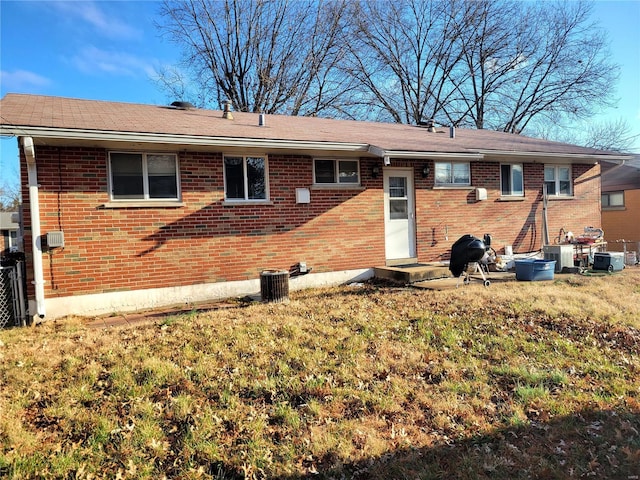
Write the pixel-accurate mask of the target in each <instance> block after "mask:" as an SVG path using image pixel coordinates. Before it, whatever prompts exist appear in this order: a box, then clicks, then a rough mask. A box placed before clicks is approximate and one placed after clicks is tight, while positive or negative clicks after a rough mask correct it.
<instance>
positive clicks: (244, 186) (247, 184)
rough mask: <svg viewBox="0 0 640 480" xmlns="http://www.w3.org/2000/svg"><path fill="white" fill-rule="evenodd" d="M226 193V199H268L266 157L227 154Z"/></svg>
mask: <svg viewBox="0 0 640 480" xmlns="http://www.w3.org/2000/svg"><path fill="white" fill-rule="evenodd" d="M224 194H225V199H226V200H238V201H241V200H246V201H251V200H267V160H266V158H265V157H254V156H235V155H234V156H231V155H229V156H225V157H224Z"/></svg>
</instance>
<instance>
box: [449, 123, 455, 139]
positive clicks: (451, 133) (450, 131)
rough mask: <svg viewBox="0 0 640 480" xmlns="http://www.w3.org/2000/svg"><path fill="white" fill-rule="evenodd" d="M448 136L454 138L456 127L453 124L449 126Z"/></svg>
mask: <svg viewBox="0 0 640 480" xmlns="http://www.w3.org/2000/svg"><path fill="white" fill-rule="evenodd" d="M449 138H456V127H454V126H453V125H451V126H450V127H449Z"/></svg>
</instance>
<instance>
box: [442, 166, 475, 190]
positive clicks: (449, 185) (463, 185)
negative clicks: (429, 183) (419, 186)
mask: <svg viewBox="0 0 640 480" xmlns="http://www.w3.org/2000/svg"><path fill="white" fill-rule="evenodd" d="M439 163H440V164H441V163H448V164H449V165H451V172H453V166H454V165H456V164H457V165H459V164H463V165H466V166H467V167H468V168H469V182H468V183H467V182H465V183H439V182H438V181H437V179H436V178H435V170H436V166H437V165H438V164H439ZM433 169H434V180H433V186H434V188H437V187H440V188H468V187H470V186H471V185H472V180H471V162H455V161H436V162H434V164H433Z"/></svg>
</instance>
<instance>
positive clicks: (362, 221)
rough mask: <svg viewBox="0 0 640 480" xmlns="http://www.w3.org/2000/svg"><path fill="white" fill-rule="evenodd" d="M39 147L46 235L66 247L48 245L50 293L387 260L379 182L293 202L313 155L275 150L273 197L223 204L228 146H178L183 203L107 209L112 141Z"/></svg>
mask: <svg viewBox="0 0 640 480" xmlns="http://www.w3.org/2000/svg"><path fill="white" fill-rule="evenodd" d="M36 155H37V157H36V158H37V165H38V182H39V184H40V192H39V193H40V211H41V215H40V216H41V230H42V233H43V234H46V232H48V231H54V230H63V231H64V235H65V247H64V249H56V250H54V251H53V252H52V253H51V254H49V253H46V254H45V255H44V259H43V264H44V277H45V281H46V284H45V295H46V296H48V297H51V296H67V295H71V294H87V293H100V292H108V291H115V290H127V289H144V288H154V287H166V286H174V285H190V284H200V283H207V282H221V281H232V280H246V279H254V278H259V275H260V272H261V271H262V270H264V269H269V268H285V269H288V268H289V267H290V266H292V265H293V264H295V263H296V262H298V261H306V262H307V265H308V266H309V267H312V268H313V271H314V272H324V271H333V270H344V269H355V268H363V267H365V266H373V265H377V264H381V263H384V223H383V219H382V215H383V213H382V212H383V209H382V203H381V202H382V197H381V195H380V194H379V191H377V190H375V189H366V188H358V189H350V190H338V189H330V190H312V191H311V203H309V204H296V203H295V189H296V188H297V187H309V186H310V185H311V183H312V180H313V175H312V162H311V161H310V159H309V158H308V157H300V156H275V155H271V156H269V172H270V174H269V183H270V197H271V201H272V202H271V203H272V204H270V205H228V204H227V205H224V204H223V199H224V181H223V174H222V156H221V154H210V153H180V154H179V163H180V174H181V185H182V199H183V202H184V204H185V206H184V207H181V208H117V209H113V208H104V207H103V205H104V204H105V203H106V202H108V201H109V196H108V193H107V160H106V158H107V152H106V151H104V150H98V149H73V150H72V149H64V148H61V149H57V148H44V147H39V148H38V150H37V154H36ZM361 168H362V171H363V172H370V171H371V167H370V166H368V164H367V162H366V161H363V162H362V165H361ZM23 182H24V183H26V177H25V178H23ZM368 182H369V179H367V178H364V179H363V186H367V185H368V184H369V183H368ZM24 198H25V199H28V192H27V191H25V197H24ZM25 208H26V211H27V212H28V205H27V206H25ZM26 220H27V222H26V225H30V223H29V219H28V218H27V219H26ZM26 233H27V234H29V238H26V239H25V240H26V242H29V243H28V245H29V246H30V242H31V239H30V229H29V230H28V231H27V232H26Z"/></svg>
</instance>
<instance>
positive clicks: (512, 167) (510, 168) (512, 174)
mask: <svg viewBox="0 0 640 480" xmlns="http://www.w3.org/2000/svg"><path fill="white" fill-rule="evenodd" d="M500 193H501V194H502V195H504V196H523V195H524V176H523V173H522V164H521V163H503V164H502V165H500Z"/></svg>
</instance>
